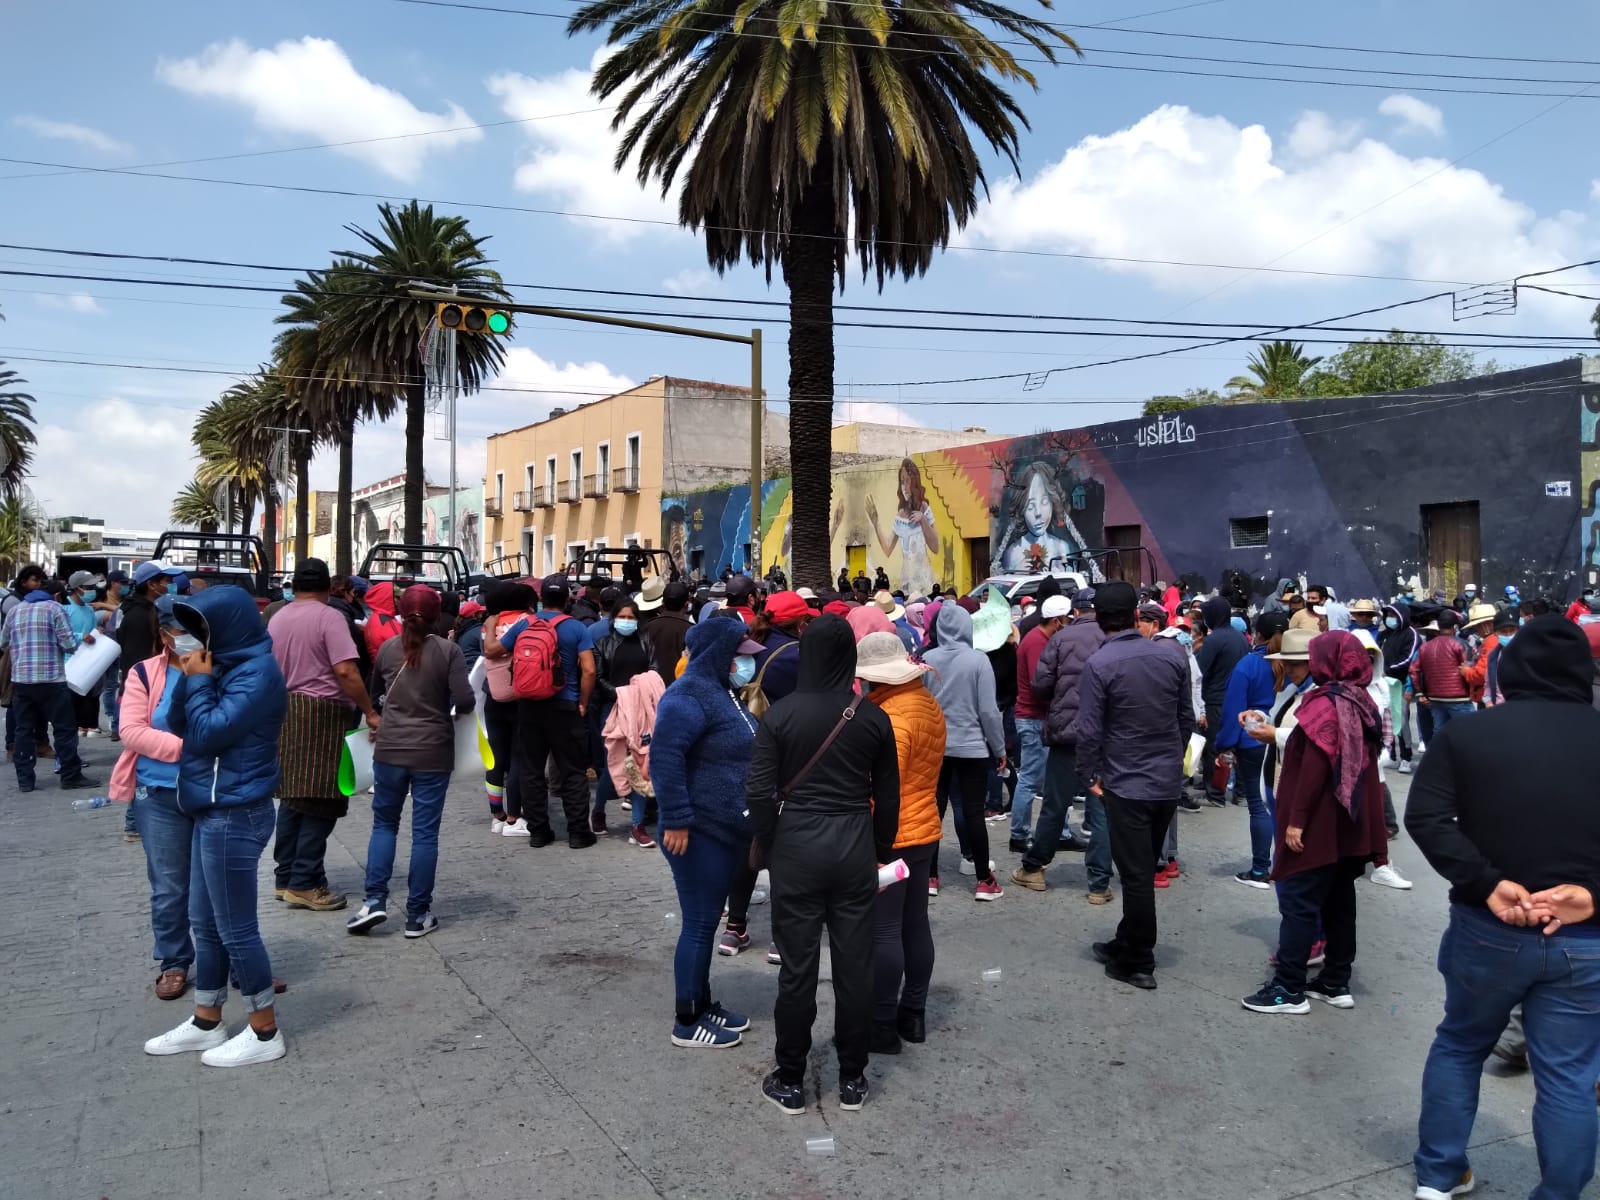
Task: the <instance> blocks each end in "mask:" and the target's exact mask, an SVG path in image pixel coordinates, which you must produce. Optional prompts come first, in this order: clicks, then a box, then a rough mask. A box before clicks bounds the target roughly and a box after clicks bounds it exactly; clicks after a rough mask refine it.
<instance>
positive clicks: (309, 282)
mask: <svg viewBox="0 0 1600 1200" xmlns="http://www.w3.org/2000/svg"><path fill="white" fill-rule="evenodd" d="M370 288H371V280H370V278H369V274H368V272H366V271H365V270H363V269H361V268H360V267H358V266H356V264H354V263H352V262H351V261H350V260H348V259H344V258H340V259H336V260H334V263H333V265H332V266H331V267H330V268H329V269H328V270H326V271H314V272H312V273H311V274H309V275H307V276H306V277H305V278H304V279H300V280H296V282H295V290H294V291H293V292H290V293H288V294H287V295H285V296H284V297H283V305H284V311H283V312H282V313H280V314H279V315H278V318H277V322H278V324H280V325H287V326H289V328H287V329H285V330H284V331H283V332H282V333H280V334H279V335H278V338H277V342H276V344H275V349H276V352H277V358H278V369H279V372H280V376H281V378H282V379H283V381H284V383H285V386H286V387H287V389H288V391H289V394H290V395H291V396H293V397H295V400H296V403H297V405H298V411H299V412H300V413H301V414H302V415H303V419H305V420H306V421H308V422H309V427H310V428H312V429H313V430H315V431H316V432H317V433H318V434H319V435H320V436H321V437H322V438H323V439H325V440H327V441H331V442H332V443H334V445H336V446H337V447H338V452H339V482H338V500H337V508H336V511H335V516H334V530H333V557H334V570H335V572H337V573H338V574H341V575H348V574H350V573H351V571H352V570H353V569H354V563H353V561H352V560H353V555H352V551H353V548H354V545H355V529H354V511H353V510H354V500H353V495H354V492H355V480H354V471H355V427H356V424H357V423H358V422H361V421H371V420H379V421H383V420H387V419H388V418H389V417H391V416H393V415H394V413H395V410H396V409H397V408H398V401H397V400H396V398H395V389H394V387H393V386H392V385H391V384H390V383H389V382H388V380H386V379H385V378H384V377H383V376H381V375H377V374H376V373H375V372H374V371H373V370H372V363H371V362H370V360H367V359H363V358H360V357H358V355H359V354H360V351H359V349H356V350H353V349H352V344H353V343H359V341H360V333H361V331H360V329H359V327H356V326H355V325H354V320H355V314H356V312H358V311H359V310H360V309H361V308H362V307H363V306H364V305H365V303H366V302H367V301H368V300H369V299H370V297H369V290H370ZM407 452H408V454H409V447H408V448H407ZM418 452H419V453H420V452H421V448H420V445H419V447H418ZM419 478H420V475H419ZM304 511H305V508H304V504H302V505H301V512H302V513H304ZM301 519H302V521H303V520H304V519H305V518H304V517H302V518H301ZM296 554H297V556H298V555H300V550H299V547H298V545H297V547H296ZM296 561H299V558H298V557H297V559H296Z"/></svg>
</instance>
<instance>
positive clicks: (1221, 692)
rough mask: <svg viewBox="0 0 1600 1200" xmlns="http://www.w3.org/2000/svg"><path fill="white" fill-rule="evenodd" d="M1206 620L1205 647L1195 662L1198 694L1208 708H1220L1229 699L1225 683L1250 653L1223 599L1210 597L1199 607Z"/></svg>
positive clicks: (1201, 648) (1248, 645) (1226, 683)
mask: <svg viewBox="0 0 1600 1200" xmlns="http://www.w3.org/2000/svg"><path fill="white" fill-rule="evenodd" d="M1200 616H1201V617H1202V618H1203V619H1204V620H1205V623H1206V628H1207V629H1208V630H1210V632H1209V633H1207V634H1206V642H1205V645H1203V646H1201V647H1200V649H1199V651H1198V653H1196V655H1195V659H1196V661H1197V662H1199V664H1200V695H1201V697H1202V698H1203V699H1204V700H1205V702H1206V707H1207V708H1221V707H1222V706H1223V703H1224V702H1225V701H1226V700H1227V698H1228V681H1229V680H1230V679H1232V678H1233V669H1234V667H1236V666H1238V665H1239V660H1240V659H1242V658H1243V657H1244V656H1245V655H1246V654H1248V653H1250V644H1249V643H1248V642H1246V641H1245V640H1244V635H1243V634H1242V633H1240V632H1239V631H1238V630H1237V629H1235V628H1234V627H1233V607H1232V606H1231V605H1230V604H1229V603H1228V601H1227V598H1226V597H1224V596H1213V597H1211V599H1209V600H1207V601H1206V602H1205V603H1204V604H1202V605H1201V606H1200Z"/></svg>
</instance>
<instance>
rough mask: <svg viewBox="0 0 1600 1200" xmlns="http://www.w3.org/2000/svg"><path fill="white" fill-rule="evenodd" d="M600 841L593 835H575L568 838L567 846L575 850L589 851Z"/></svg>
mask: <svg viewBox="0 0 1600 1200" xmlns="http://www.w3.org/2000/svg"><path fill="white" fill-rule="evenodd" d="M597 841H599V839H598V838H597V837H595V836H594V834H592V833H574V834H572V835H570V836H569V837H568V838H567V845H568V846H570V847H571V848H572V849H574V850H587V849H588V848H589V847H590V846H592V845H594V844H595V842H597Z"/></svg>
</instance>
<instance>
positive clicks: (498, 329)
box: [489, 309, 511, 333]
mask: <svg viewBox="0 0 1600 1200" xmlns="http://www.w3.org/2000/svg"><path fill="white" fill-rule="evenodd" d="M510 328H511V318H510V317H508V316H507V315H506V314H505V313H503V312H501V311H499V310H498V309H496V310H495V311H493V312H491V313H490V314H489V332H490V333H504V332H505V331H506V330H508V329H510Z"/></svg>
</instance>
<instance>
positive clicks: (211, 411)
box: [193, 366, 299, 571]
mask: <svg viewBox="0 0 1600 1200" xmlns="http://www.w3.org/2000/svg"><path fill="white" fill-rule="evenodd" d="M298 419H299V412H298V406H297V404H296V402H295V401H294V399H293V398H292V397H291V396H290V395H289V394H288V393H287V392H286V391H285V389H284V387H283V384H282V382H281V380H280V379H279V377H278V373H277V372H276V371H275V370H274V369H273V368H271V367H268V366H261V367H257V368H256V370H255V372H254V373H252V374H251V375H249V376H247V377H246V378H244V379H242V380H240V381H239V382H238V383H236V384H234V385H233V386H232V387H230V388H228V390H227V391H225V392H223V393H222V395H221V397H220V398H219V399H217V400H216V401H214V402H213V403H212V404H209V405H207V406H206V407H205V408H204V409H203V410H202V411H201V414H200V416H199V418H198V419H197V420H196V422H195V428H194V435H193V436H194V442H195V445H196V447H197V448H198V449H199V451H200V456H201V465H200V469H199V470H198V471H197V472H196V473H195V477H196V479H197V480H198V481H199V482H200V483H202V484H214V485H216V484H221V483H223V482H224V481H226V482H228V483H229V485H230V486H234V485H238V486H239V487H240V488H241V490H242V492H243V497H242V501H241V508H242V510H243V522H242V524H241V529H242V530H243V531H244V532H249V531H250V528H251V525H252V518H253V517H254V513H255V501H256V500H257V499H259V500H260V501H261V503H262V510H263V513H262V515H263V525H264V529H263V541H264V543H265V545H266V546H267V547H268V550H267V554H268V559H269V561H268V564H267V569H268V571H272V570H275V569H276V565H277V564H276V553H275V549H276V545H277V538H278V491H277V477H278V476H281V475H282V473H283V471H282V468H283V465H284V464H283V463H282V462H281V461H279V460H280V458H281V455H282V450H283V445H284V438H285V436H286V435H285V433H284V432H283V431H284V430H285V429H293V428H296V427H297V426H296V424H295V423H296V421H298Z"/></svg>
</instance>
